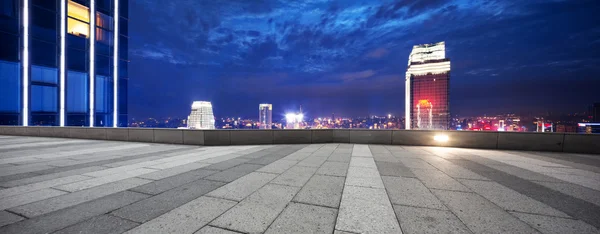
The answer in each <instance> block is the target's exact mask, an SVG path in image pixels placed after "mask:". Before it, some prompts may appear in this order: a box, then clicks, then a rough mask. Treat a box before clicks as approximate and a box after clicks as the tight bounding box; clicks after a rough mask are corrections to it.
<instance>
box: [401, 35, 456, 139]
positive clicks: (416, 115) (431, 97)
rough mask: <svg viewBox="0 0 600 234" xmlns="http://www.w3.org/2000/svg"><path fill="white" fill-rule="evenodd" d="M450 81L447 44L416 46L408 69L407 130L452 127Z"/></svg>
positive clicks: (411, 54) (445, 128)
mask: <svg viewBox="0 0 600 234" xmlns="http://www.w3.org/2000/svg"><path fill="white" fill-rule="evenodd" d="M449 82H450V59H448V58H446V46H445V43H444V42H438V43H434V44H423V45H415V46H413V49H412V52H411V53H410V56H409V57H408V70H407V71H406V100H405V111H406V112H405V113H406V114H405V115H406V117H405V120H406V123H405V124H406V129H439V130H448V129H449V127H450V108H449V98H448V93H449Z"/></svg>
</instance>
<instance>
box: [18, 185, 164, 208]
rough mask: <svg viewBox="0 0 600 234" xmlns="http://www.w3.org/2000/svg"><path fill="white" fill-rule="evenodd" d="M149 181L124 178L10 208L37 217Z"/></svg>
mask: <svg viewBox="0 0 600 234" xmlns="http://www.w3.org/2000/svg"><path fill="white" fill-rule="evenodd" d="M149 182H152V181H151V180H144V179H138V178H129V179H124V180H121V181H117V182H113V183H109V184H105V185H101V186H98V187H94V188H91V189H86V190H81V191H77V192H74V193H69V194H65V195H62V196H58V197H53V198H50V199H46V200H43V201H38V202H34V203H30V204H27V205H23V206H18V207H15V208H12V209H10V211H13V212H15V213H18V214H22V215H23V216H25V217H35V216H39V215H42V214H46V213H50V212H53V211H57V210H60V209H64V208H67V207H70V206H75V205H78V204H81V203H84V202H88V201H91V200H94V199H98V198H101V197H104V196H108V195H110V194H114V193H118V192H121V191H124V190H127V189H130V188H133V187H136V186H139V185H142V184H146V183H149Z"/></svg>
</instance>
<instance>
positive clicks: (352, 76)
mask: <svg viewBox="0 0 600 234" xmlns="http://www.w3.org/2000/svg"><path fill="white" fill-rule="evenodd" d="M373 75H375V72H374V71H373V70H365V71H359V72H349V73H344V74H342V75H340V76H339V78H340V79H342V80H344V81H352V80H357V79H364V78H369V77H371V76H373Z"/></svg>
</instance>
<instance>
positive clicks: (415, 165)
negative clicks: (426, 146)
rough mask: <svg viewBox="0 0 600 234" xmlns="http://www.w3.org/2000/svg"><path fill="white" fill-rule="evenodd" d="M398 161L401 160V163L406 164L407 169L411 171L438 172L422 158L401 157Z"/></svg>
mask: <svg viewBox="0 0 600 234" xmlns="http://www.w3.org/2000/svg"><path fill="white" fill-rule="evenodd" d="M398 160H400V162H401V163H402V164H404V166H406V167H408V168H410V169H428V170H437V168H435V167H434V166H432V165H431V164H429V163H427V162H425V161H424V160H423V159H421V158H400V157H399V158H398Z"/></svg>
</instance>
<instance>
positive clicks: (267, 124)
mask: <svg viewBox="0 0 600 234" xmlns="http://www.w3.org/2000/svg"><path fill="white" fill-rule="evenodd" d="M258 120H259V121H260V129H271V125H272V124H273V105H272V104H260V105H258Z"/></svg>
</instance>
